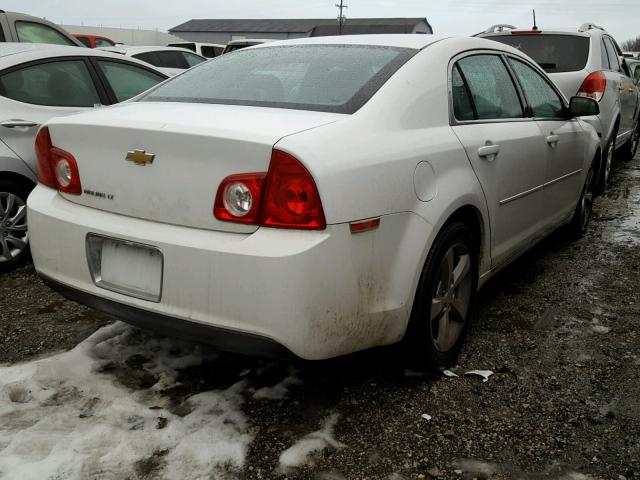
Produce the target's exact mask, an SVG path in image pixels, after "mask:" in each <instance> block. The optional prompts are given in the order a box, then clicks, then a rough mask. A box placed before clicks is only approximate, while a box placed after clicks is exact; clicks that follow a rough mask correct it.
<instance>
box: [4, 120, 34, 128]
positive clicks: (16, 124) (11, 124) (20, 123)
mask: <svg viewBox="0 0 640 480" xmlns="http://www.w3.org/2000/svg"><path fill="white" fill-rule="evenodd" d="M0 125H2V126H3V127H5V128H31V127H35V126H37V125H38V124H37V123H36V122H32V121H29V120H5V121H4V122H0Z"/></svg>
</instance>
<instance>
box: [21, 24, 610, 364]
mask: <svg viewBox="0 0 640 480" xmlns="http://www.w3.org/2000/svg"><path fill="white" fill-rule="evenodd" d="M597 111H598V107H597V103H596V102H594V101H592V100H590V99H585V98H574V99H572V101H571V103H570V104H569V103H567V101H566V100H565V98H564V97H563V96H562V94H561V93H560V92H559V91H558V89H557V88H556V87H555V86H554V85H553V84H552V83H551V82H550V81H549V80H548V78H547V77H546V75H545V73H544V72H543V71H542V70H541V69H540V68H539V67H537V66H536V64H535V63H534V62H533V61H532V60H531V59H529V58H528V57H526V56H525V55H523V54H521V53H520V52H518V51H517V50H515V49H512V48H511V47H507V46H505V45H502V44H498V43H494V42H491V41H488V40H482V39H477V38H448V39H439V38H435V37H432V36H421V35H399V36H395V35H380V36H349V37H333V38H332V37H325V38H316V39H304V40H293V41H291V40H290V41H287V42H274V43H270V44H265V45H262V46H258V47H252V48H248V49H244V50H241V51H238V52H235V53H233V54H231V55H223V56H221V57H218V58H216V59H213V60H211V61H209V62H207V63H205V64H203V65H201V66H198V67H196V68H194V69H192V70H190V71H188V72H186V73H184V74H183V75H180V76H179V77H176V78H174V79H172V80H170V81H168V82H166V83H164V84H162V85H160V86H158V87H156V88H154V89H152V90H150V91H149V92H147V93H146V94H144V95H143V96H142V97H141V98H138V99H137V100H136V101H135V102H131V103H128V104H126V105H120V106H115V107H113V108H110V109H108V110H104V111H96V112H90V113H85V114H82V115H78V116H74V117H69V118H60V119H55V120H52V121H51V122H49V123H48V124H47V125H46V127H45V128H42V129H41V130H40V133H39V136H38V139H37V151H38V156H39V179H40V184H39V186H38V187H37V188H36V189H35V191H34V192H33V193H32V195H31V196H30V197H29V201H28V216H29V222H30V229H31V232H32V252H33V259H34V262H35V266H36V269H37V271H38V273H39V274H40V275H41V276H42V277H43V278H44V279H45V280H46V281H47V282H48V283H49V284H50V285H52V286H53V287H54V288H56V289H58V290H59V291H61V292H63V293H64V294H65V295H66V296H68V297H70V298H72V299H76V300H77V301H79V302H81V303H84V304H87V305H90V306H92V307H94V308H96V309H98V310H102V311H105V312H108V313H110V314H112V315H115V316H116V317H119V318H121V319H122V320H124V321H127V322H130V323H133V324H135V325H139V326H143V327H148V328H153V329H157V330H160V331H164V332H170V333H171V334H174V335H179V336H182V337H185V336H187V337H189V336H190V337H191V338H195V339H198V340H203V341H210V342H212V343H214V344H217V345H220V346H222V347H223V348H226V349H229V350H237V351H244V352H250V353H265V352H271V351H273V350H288V351H290V352H293V353H294V354H296V355H298V356H300V357H302V358H305V359H326V358H330V357H334V356H338V355H343V354H346V353H349V352H353V351H356V350H361V349H366V348H369V347H373V346H377V345H386V344H392V343H395V342H398V341H400V340H401V339H403V338H405V339H406V341H407V348H408V349H410V350H409V351H411V352H412V355H413V358H414V359H415V360H416V361H417V363H419V364H420V365H422V366H424V367H431V368H433V367H437V366H442V365H446V364H448V363H451V362H452V361H455V359H456V356H457V353H458V351H459V349H460V346H461V344H462V341H463V338H464V332H465V330H466V327H467V326H468V324H469V322H470V320H471V318H472V316H473V310H474V304H475V298H476V292H477V289H478V287H479V286H480V285H481V284H482V283H484V282H485V281H486V280H487V279H488V278H489V277H490V276H491V275H493V274H494V273H495V272H496V271H498V270H499V269H500V268H502V267H503V266H505V265H506V264H508V263H509V262H511V261H512V260H513V259H514V258H516V257H517V256H518V255H520V254H522V253H523V252H524V251H526V250H527V249H529V248H530V247H531V246H532V245H533V244H535V243H536V242H537V241H538V240H540V239H541V238H542V237H544V236H545V235H546V234H548V233H549V232H551V231H552V230H554V229H556V228H557V227H560V226H561V225H565V224H570V225H571V228H572V229H573V231H574V232H576V233H578V234H579V233H581V232H583V231H584V229H585V228H586V227H587V224H588V222H589V216H590V213H591V205H592V200H593V164H594V162H597V161H600V150H599V141H598V137H597V135H596V133H595V131H594V130H593V129H592V128H591V127H590V126H589V125H587V124H586V123H584V122H583V121H581V120H579V119H578V118H576V117H577V116H579V115H586V114H594V113H597Z"/></svg>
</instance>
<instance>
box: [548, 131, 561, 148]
mask: <svg viewBox="0 0 640 480" xmlns="http://www.w3.org/2000/svg"><path fill="white" fill-rule="evenodd" d="M559 141H560V137H559V136H558V135H556V134H555V133H552V134H551V135H549V136H548V137H547V143H548V144H549V145H550V146H551V147H552V148H555V146H556V145H558V142H559Z"/></svg>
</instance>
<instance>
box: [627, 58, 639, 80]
mask: <svg viewBox="0 0 640 480" xmlns="http://www.w3.org/2000/svg"><path fill="white" fill-rule="evenodd" d="M627 66H628V67H629V71H630V72H631V78H632V79H633V81H634V83H635V84H636V87H638V86H640V58H630V59H628V60H627Z"/></svg>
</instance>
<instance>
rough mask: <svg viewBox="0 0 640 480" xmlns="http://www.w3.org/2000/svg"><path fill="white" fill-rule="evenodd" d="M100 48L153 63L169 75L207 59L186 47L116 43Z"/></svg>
mask: <svg viewBox="0 0 640 480" xmlns="http://www.w3.org/2000/svg"><path fill="white" fill-rule="evenodd" d="M102 50H105V51H107V52H113V53H119V54H121V55H125V56H128V57H133V58H137V59H138V60H142V61H143V62H147V63H148V64H149V65H153V66H154V67H156V68H158V69H159V70H161V71H162V72H164V73H166V74H167V75H169V76H173V75H177V74H178V73H182V72H184V71H185V70H187V69H189V68H191V67H194V66H196V65H198V64H200V63H202V62H204V61H205V60H207V59H206V58H204V57H202V56H200V55H196V54H195V53H193V52H191V51H189V50H187V49H186V48H175V47H132V46H129V45H116V46H115V47H106V48H102Z"/></svg>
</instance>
